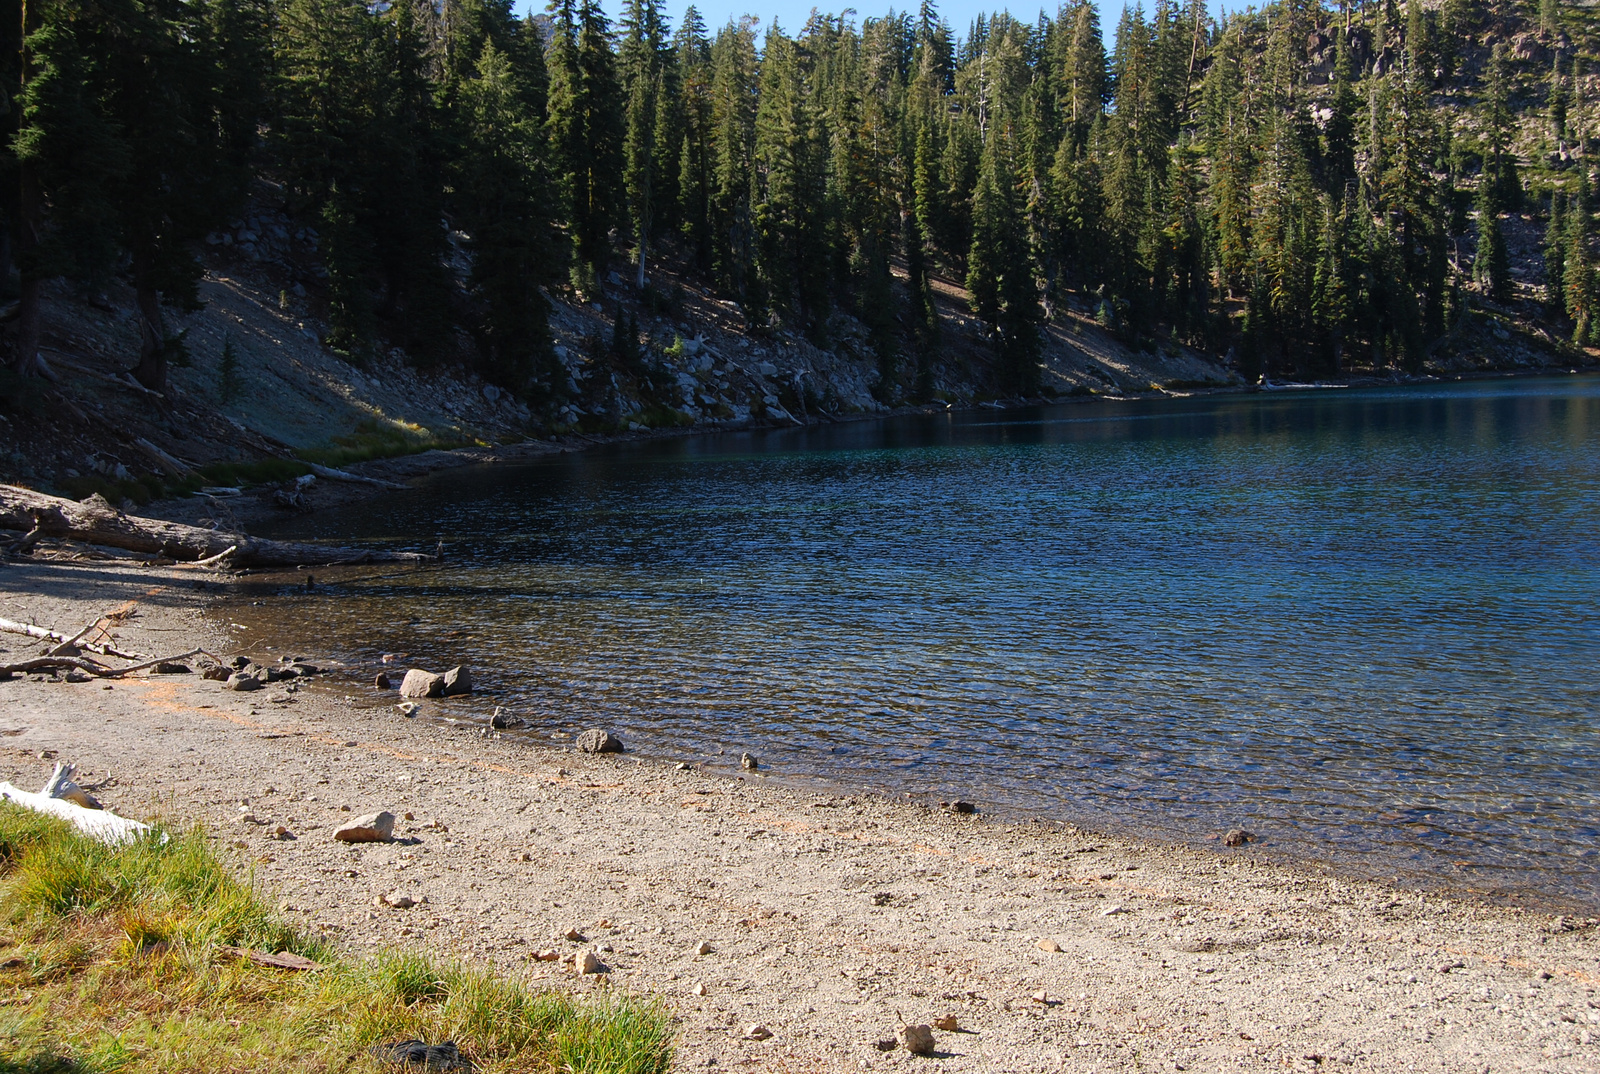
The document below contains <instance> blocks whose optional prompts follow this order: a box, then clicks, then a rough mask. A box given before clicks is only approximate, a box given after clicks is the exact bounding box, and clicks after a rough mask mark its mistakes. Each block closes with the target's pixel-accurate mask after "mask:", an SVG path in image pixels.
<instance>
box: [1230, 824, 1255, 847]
mask: <svg viewBox="0 0 1600 1074" xmlns="http://www.w3.org/2000/svg"><path fill="white" fill-rule="evenodd" d="M1255 841H1256V834H1255V833H1254V832H1247V831H1245V830H1244V829H1243V828H1235V829H1233V831H1231V832H1229V833H1228V834H1227V835H1225V836H1223V837H1222V845H1223V846H1225V847H1242V846H1244V845H1245V844H1246V843H1254V842H1255Z"/></svg>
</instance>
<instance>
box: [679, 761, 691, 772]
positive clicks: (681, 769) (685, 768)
mask: <svg viewBox="0 0 1600 1074" xmlns="http://www.w3.org/2000/svg"><path fill="white" fill-rule="evenodd" d="M677 770H678V771H679V772H687V771H689V763H688V762H687V761H679V762H678V768H677Z"/></svg>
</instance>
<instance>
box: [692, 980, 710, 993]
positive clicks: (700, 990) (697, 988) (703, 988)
mask: <svg viewBox="0 0 1600 1074" xmlns="http://www.w3.org/2000/svg"><path fill="white" fill-rule="evenodd" d="M690 991H692V992H693V993H694V994H695V995H697V996H703V995H705V994H706V986H705V982H704V981H702V982H700V983H699V984H697V985H695V986H694V988H692V989H690Z"/></svg>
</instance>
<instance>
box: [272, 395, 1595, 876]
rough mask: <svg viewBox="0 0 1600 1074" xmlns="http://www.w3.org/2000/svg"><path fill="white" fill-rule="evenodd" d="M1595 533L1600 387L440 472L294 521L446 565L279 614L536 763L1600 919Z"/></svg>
mask: <svg viewBox="0 0 1600 1074" xmlns="http://www.w3.org/2000/svg"><path fill="white" fill-rule="evenodd" d="M1597 534H1600V380H1597V379H1596V378H1592V377H1560V378H1539V379H1520V380H1493V381H1476V382H1465V383H1451V384H1442V385H1423V386H1404V387H1393V388H1365V389H1342V390H1339V389H1330V390H1315V391H1283V392H1268V393H1258V394H1251V395H1222V396H1207V397H1195V398H1178V399H1150V400H1138V401H1088V402H1073V403H1069V404H1062V405H1058V406H1050V407H1042V408H1037V409H1029V410H1009V411H978V412H962V413H948V414H940V415H936V416H927V415H916V416H902V417H894V418H888V419H881V420H873V421H863V422H856V423H847V424H839V425H829V426H820V427H814V428H805V429H792V430H783V431H762V432H747V433H728V434H713V435H702V436H696V437H692V438H678V439H665V440H654V441H648V442H640V443H632V444H622V445H615V446H610V447H603V448H596V449H593V450H589V451H585V452H582V453H575V454H566V455H561V456H556V457H550V458H547V459H543V460H540V461H537V462H533V463H529V464H519V465H516V466H507V467H500V468H488V467H485V468H481V469H475V470H455V471H450V472H446V473H442V474H439V475H437V476H435V477H434V478H432V479H430V480H428V481H427V482H426V483H424V484H423V485H421V486H420V487H418V488H417V489H415V490H414V491H410V492H406V493H397V494H393V495H391V496H389V497H388V498H387V499H384V500H379V501H374V502H368V503H363V504H360V505H358V506H355V507H351V508H348V509H342V510H336V511H331V512H327V513H323V514H319V515H316V516H313V517H308V518H305V519H300V520H296V521H294V522H292V523H290V524H288V525H285V526H283V527H281V529H280V530H279V531H278V532H277V534H275V535H278V536H292V537H299V538H319V539H320V538H327V539H337V540H340V541H352V540H361V541H376V542H393V543H398V544H400V545H404V546H414V547H418V548H424V549H431V548H432V547H433V546H434V544H435V542H436V541H437V540H439V539H441V538H442V539H443V540H444V541H445V542H446V544H447V546H448V549H449V555H450V558H449V560H448V561H447V562H446V564H445V565H444V566H443V568H442V569H423V570H417V571H409V570H399V571H397V570H394V569H392V568H391V569H389V570H387V571H372V572H367V573H358V574H356V575H354V576H352V577H349V578H346V579H344V580H342V581H340V582H339V583H338V584H336V585H333V586H325V587H322V588H320V589H319V590H318V591H317V592H316V593H312V594H304V593H302V592H288V591H286V592H285V594H284V596H283V597H282V598H281V599H277V600H274V601H272V602H270V604H271V607H270V608H262V609H253V610H254V611H260V612H262V613H263V614H264V615H265V616H266V617H267V618H268V619H279V620H281V622H282V623H283V624H285V627H284V628H285V629H289V627H288V624H292V623H304V622H308V621H309V622H316V623H317V624H318V633H319V636H321V637H323V638H324V639H326V640H325V643H326V644H327V645H328V646H329V647H330V648H331V649H332V650H333V654H334V655H337V656H342V657H344V658H346V659H350V660H354V661H365V662H368V663H371V664H375V663H376V657H377V656H378V654H380V653H383V652H405V653H409V654H411V660H410V662H411V663H414V664H418V665H420V666H427V667H434V668H435V669H436V670H442V668H443V667H444V666H448V665H449V664H452V663H456V662H463V661H464V662H467V663H469V664H471V665H472V666H473V667H474V669H475V672H476V674H477V677H478V679H479V683H480V689H481V690H483V691H484V692H485V693H486V694H487V695H489V696H486V697H479V698H476V699H474V700H473V701H471V702H462V703H454V702H453V703H449V704H450V705H451V706H453V709H452V710H453V711H458V712H460V713H463V714H465V713H471V714H473V715H477V716H480V717H482V716H486V715H487V713H488V711H489V706H490V705H493V704H498V705H503V706H506V707H507V709H508V710H510V711H512V712H515V713H518V714H521V715H524V716H526V717H527V718H528V719H529V720H530V722H531V723H532V725H533V728H532V729H531V730H529V731H528V732H525V733H524V734H526V735H527V736H528V737H529V738H531V739H535V740H541V741H546V742H549V741H551V736H552V735H557V736H566V735H571V734H572V733H574V732H575V731H578V730H581V729H583V728H586V727H589V726H604V727H607V728H609V729H611V730H613V731H615V732H617V733H619V734H621V735H622V737H623V738H624V739H625V741H626V742H627V743H628V746H629V748H630V750H633V751H636V752H639V753H642V754H644V755H647V756H658V757H667V758H674V759H684V760H690V761H696V762H704V763H706V764H707V765H708V767H711V768H717V767H721V768H724V769H726V770H728V771H735V770H737V766H738V758H739V755H740V753H741V752H742V751H749V752H750V753H752V754H754V755H756V756H757V757H758V758H760V760H761V763H762V765H763V771H764V772H765V773H769V774H771V775H772V776H773V777H776V778H795V779H807V780H824V781H828V782H831V783H833V784H835V785H843V786H845V787H857V788H869V789H874V790H880V791H884V792H888V793H893V794H897V795H898V794H902V793H905V792H910V793H912V794H913V795H914V796H916V797H918V798H923V799H926V800H929V801H937V800H939V799H947V798H953V797H958V796H959V797H961V798H966V799H970V800H972V801H975V802H977V803H978V804H979V805H980V806H981V807H982V808H984V809H985V810H987V811H997V812H1001V813H1032V814H1035V815H1044V816H1048V817H1052V818H1057V819H1064V820H1070V821H1074V822H1078V823H1082V824H1086V825H1089V826H1091V827H1099V828H1101V829H1114V830H1118V831H1123V832H1129V833H1136V834H1145V835H1150V836H1154V837H1157V838H1164V839H1174V840H1181V841H1200V840H1203V839H1205V838H1207V837H1209V836H1214V835H1215V834H1216V833H1219V832H1222V831H1225V830H1227V829H1230V828H1235V827H1243V828H1246V829H1249V830H1250V831H1252V832H1255V833H1257V834H1259V835H1260V836H1261V837H1262V842H1261V844H1260V846H1259V848H1258V850H1262V851H1269V852H1274V853H1278V854H1280V855H1283V856H1292V857H1295V858H1298V859H1301V860H1305V861H1313V862H1326V863H1331V864H1333V865H1335V866H1338V867H1341V868H1345V869H1352V870H1355V871H1358V872H1362V873H1366V874H1369V875H1377V876H1383V877H1388V876H1399V877H1401V878H1402V879H1404V880H1407V881H1413V880H1414V881H1417V882H1422V883H1431V884H1446V885H1454V886H1462V887H1468V888H1472V889H1475V890H1479V891H1483V892H1488V893H1496V894H1500V895H1512V896H1518V897H1525V896H1542V897H1546V898H1550V899H1557V900H1567V901H1574V902H1577V903H1581V904H1587V905H1590V906H1594V905H1600V778H1597V776H1600V673H1597V668H1600V538H1597ZM390 698H391V700H392V699H393V695H390ZM395 718H397V719H398V718H399V717H398V716H396V717H395Z"/></svg>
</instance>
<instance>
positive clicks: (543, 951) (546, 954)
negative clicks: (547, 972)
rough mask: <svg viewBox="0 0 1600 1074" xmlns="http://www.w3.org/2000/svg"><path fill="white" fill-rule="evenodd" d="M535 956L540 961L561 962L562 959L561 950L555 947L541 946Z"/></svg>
mask: <svg viewBox="0 0 1600 1074" xmlns="http://www.w3.org/2000/svg"><path fill="white" fill-rule="evenodd" d="M533 957H534V959H535V960H536V961H538V962H559V961H561V952H560V951H557V950H556V949H555V948H554V947H541V948H540V949H539V950H538V951H537V952H535V953H534V956H533Z"/></svg>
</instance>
